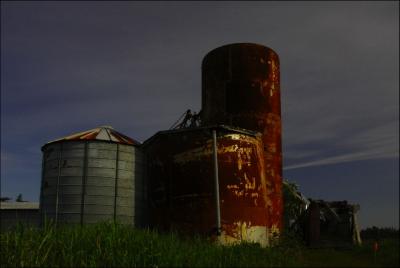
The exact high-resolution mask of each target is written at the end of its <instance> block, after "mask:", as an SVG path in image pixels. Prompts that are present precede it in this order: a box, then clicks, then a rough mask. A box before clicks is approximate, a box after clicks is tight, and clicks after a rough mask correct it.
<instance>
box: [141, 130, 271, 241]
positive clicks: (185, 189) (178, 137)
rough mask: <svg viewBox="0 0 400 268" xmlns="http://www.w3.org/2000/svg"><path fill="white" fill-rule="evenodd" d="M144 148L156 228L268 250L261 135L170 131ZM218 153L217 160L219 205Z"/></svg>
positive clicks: (205, 131)
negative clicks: (265, 247)
mask: <svg viewBox="0 0 400 268" xmlns="http://www.w3.org/2000/svg"><path fill="white" fill-rule="evenodd" d="M213 130H215V131H216V133H217V135H216V137H217V138H216V147H214V146H213V136H212V131H213ZM143 147H144V152H145V155H146V159H147V161H146V162H147V172H148V174H147V175H148V177H147V179H148V182H149V185H148V187H149V206H150V208H149V211H150V213H151V215H150V224H151V226H152V227H155V228H157V229H161V230H165V231H168V230H177V231H180V232H184V233H188V234H202V235H209V236H214V237H216V235H217V234H218V233H220V235H219V236H218V240H219V241H220V242H221V243H223V244H229V243H235V242H240V241H251V242H258V243H260V244H261V245H263V246H266V245H267V244H268V232H267V208H266V205H267V204H266V201H267V192H266V181H265V170H264V162H263V144H262V139H261V136H260V134H257V133H256V132H251V131H246V130H243V129H238V128H230V127H227V126H214V127H200V128H190V129H181V130H170V131H161V132H158V133H157V134H155V135H154V136H153V137H151V138H150V139H148V140H147V141H145V142H144V143H143ZM213 152H215V153H216V156H217V157H216V158H217V165H216V166H217V167H218V172H217V174H218V180H219V184H218V187H219V191H218V194H219V200H217V199H216V193H215V189H216V187H215V176H214V171H215V169H214V168H215V166H214V163H215V162H214V159H213ZM217 204H218V205H217ZM218 206H219V207H220V208H219V211H220V222H219V224H218V217H217V213H216V211H217V209H218ZM218 226H220V230H218V228H217V227H218Z"/></svg>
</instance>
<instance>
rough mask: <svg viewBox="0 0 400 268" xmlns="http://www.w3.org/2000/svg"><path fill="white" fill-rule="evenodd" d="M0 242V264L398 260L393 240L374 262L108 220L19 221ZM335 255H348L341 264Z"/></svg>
mask: <svg viewBox="0 0 400 268" xmlns="http://www.w3.org/2000/svg"><path fill="white" fill-rule="evenodd" d="M0 242H1V243H0V245H1V251H0V256H1V266H2V267H10V266H11V267H187V266H190V267H299V266H303V267H304V266H325V267H326V266H330V265H329V263H332V264H335V265H336V266H341V265H340V264H342V263H344V264H346V266H353V267H355V266H361V267H362V266H365V264H368V266H370V265H372V266H385V265H389V266H390V265H392V266H394V265H393V264H396V261H397V264H398V253H397V259H396V255H395V253H394V252H395V251H396V249H397V250H398V241H397V245H393V244H392V245H389V244H388V245H386V246H385V247H387V249H388V250H386V249H384V248H382V252H381V254H382V256H381V257H382V258H381V257H379V258H377V259H378V261H379V260H382V259H383V258H385V261H386V262H377V263H373V260H372V261H371V257H373V255H372V251H371V250H370V249H369V248H367V246H365V247H361V248H355V249H353V250H348V251H333V250H310V249H306V248H304V247H303V246H302V244H301V243H299V242H298V241H297V240H296V238H295V237H290V236H288V235H285V236H284V237H283V239H281V241H280V243H279V244H278V245H277V246H275V247H273V248H261V247H260V246H259V245H258V244H240V245H235V246H220V245H216V244H214V243H211V241H208V240H207V239H206V238H201V237H194V238H187V237H186V238H185V237H182V236H179V235H178V234H176V233H169V234H161V233H158V232H156V231H152V230H147V229H146V230H139V229H135V228H132V227H129V226H124V225H119V224H113V223H100V224H95V225H86V226H82V227H81V226H59V227H55V226H54V225H51V224H49V225H46V226H45V227H44V228H42V229H33V228H29V227H24V226H22V225H21V226H18V227H17V228H16V229H14V230H12V231H8V232H3V233H1V241H0ZM396 246H397V248H396ZM390 249H393V251H390ZM384 252H385V253H384ZM384 254H387V255H384ZM393 256H394V257H393ZM340 258H342V259H346V258H347V259H346V260H345V262H340ZM332 259H333V260H332ZM330 260H331V262H330ZM337 264H339V265H337Z"/></svg>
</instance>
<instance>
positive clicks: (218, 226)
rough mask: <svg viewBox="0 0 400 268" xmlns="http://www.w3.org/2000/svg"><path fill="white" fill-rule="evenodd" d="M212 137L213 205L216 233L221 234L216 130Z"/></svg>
mask: <svg viewBox="0 0 400 268" xmlns="http://www.w3.org/2000/svg"><path fill="white" fill-rule="evenodd" d="M212 137H213V160H214V161H213V163H214V183H215V188H214V190H215V207H216V216H217V219H216V220H217V235H220V234H221V208H220V204H219V180H218V155H217V154H218V149H217V131H216V130H215V129H213V130H212Z"/></svg>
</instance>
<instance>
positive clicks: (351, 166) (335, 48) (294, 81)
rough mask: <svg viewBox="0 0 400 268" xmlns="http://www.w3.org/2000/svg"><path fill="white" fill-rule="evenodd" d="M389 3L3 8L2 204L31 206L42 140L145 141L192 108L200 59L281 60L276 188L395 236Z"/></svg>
mask: <svg viewBox="0 0 400 268" xmlns="http://www.w3.org/2000/svg"><path fill="white" fill-rule="evenodd" d="M398 20H399V3H398V2H395V1H392V2H378V1H376V2H371V1H369V2H360V1H357V2H348V1H343V2H342V1H341V2H297V1H296V2H280V3H279V2H237V1H236V2H209V1H206V2H168V3H167V2H58V1H56V2H42V3H41V2H14V3H13V2H7V1H2V2H1V195H2V196H10V197H13V198H15V197H16V195H17V194H18V193H22V194H23V196H24V198H25V199H27V200H30V201H38V200H39V191H40V169H41V151H40V147H41V146H42V145H43V144H45V143H46V142H47V141H50V140H53V139H55V138H58V137H62V136H65V135H68V134H71V133H74V132H77V131H81V130H86V129H90V128H94V127H96V126H100V125H112V126H113V127H114V128H115V129H117V130H118V131H120V132H122V133H124V134H126V135H128V136H131V137H132V138H135V139H138V140H140V141H144V140H146V139H147V138H149V137H150V136H151V135H153V134H154V133H155V132H157V131H159V130H165V129H168V128H169V127H170V126H171V125H172V124H173V123H174V122H175V121H176V120H177V119H178V117H179V116H180V115H181V114H182V113H183V112H184V111H185V110H186V109H192V110H195V111H199V110H200V107H201V79H200V78H201V60H202V58H203V56H204V55H205V54H206V53H207V52H208V51H210V50H212V49H214V48H216V47H219V46H221V45H225V44H228V43H237V42H250V43H259V44H263V45H266V46H268V47H271V48H272V49H274V50H275V51H276V52H277V53H278V54H279V56H280V62H281V70H280V71H281V98H282V124H283V154H284V155H283V157H284V177H285V178H287V179H289V180H290V181H294V182H296V183H298V184H299V186H300V190H301V191H302V192H303V193H304V194H305V195H306V196H307V197H311V198H314V199H317V198H321V199H326V200H348V201H350V202H352V203H358V204H360V205H361V211H360V215H359V220H360V224H361V226H362V227H369V226H372V225H376V226H388V227H391V226H394V227H398V226H399V212H398V211H399V163H398V161H399V141H398V140H399V76H398V73H399V49H398V47H399V24H398Z"/></svg>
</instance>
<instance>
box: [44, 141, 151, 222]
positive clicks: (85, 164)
mask: <svg viewBox="0 0 400 268" xmlns="http://www.w3.org/2000/svg"><path fill="white" fill-rule="evenodd" d="M42 151H43V172H42V188H41V197H40V200H41V202H40V209H41V216H42V220H43V219H44V218H45V217H47V218H51V219H54V220H56V221H57V222H63V223H80V224H85V223H95V222H99V221H103V220H117V221H119V222H121V223H125V224H136V222H141V221H142V219H141V217H142V215H143V213H142V212H143V209H144V204H145V202H144V200H143V199H144V195H143V187H144V186H143V185H144V184H143V172H142V166H143V162H142V161H143V157H142V153H141V151H140V150H139V149H138V148H137V147H135V146H131V145H124V144H119V143H111V142H101V141H61V142H55V143H50V144H47V145H45V146H44V147H43V148H42ZM136 193H140V194H136Z"/></svg>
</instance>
